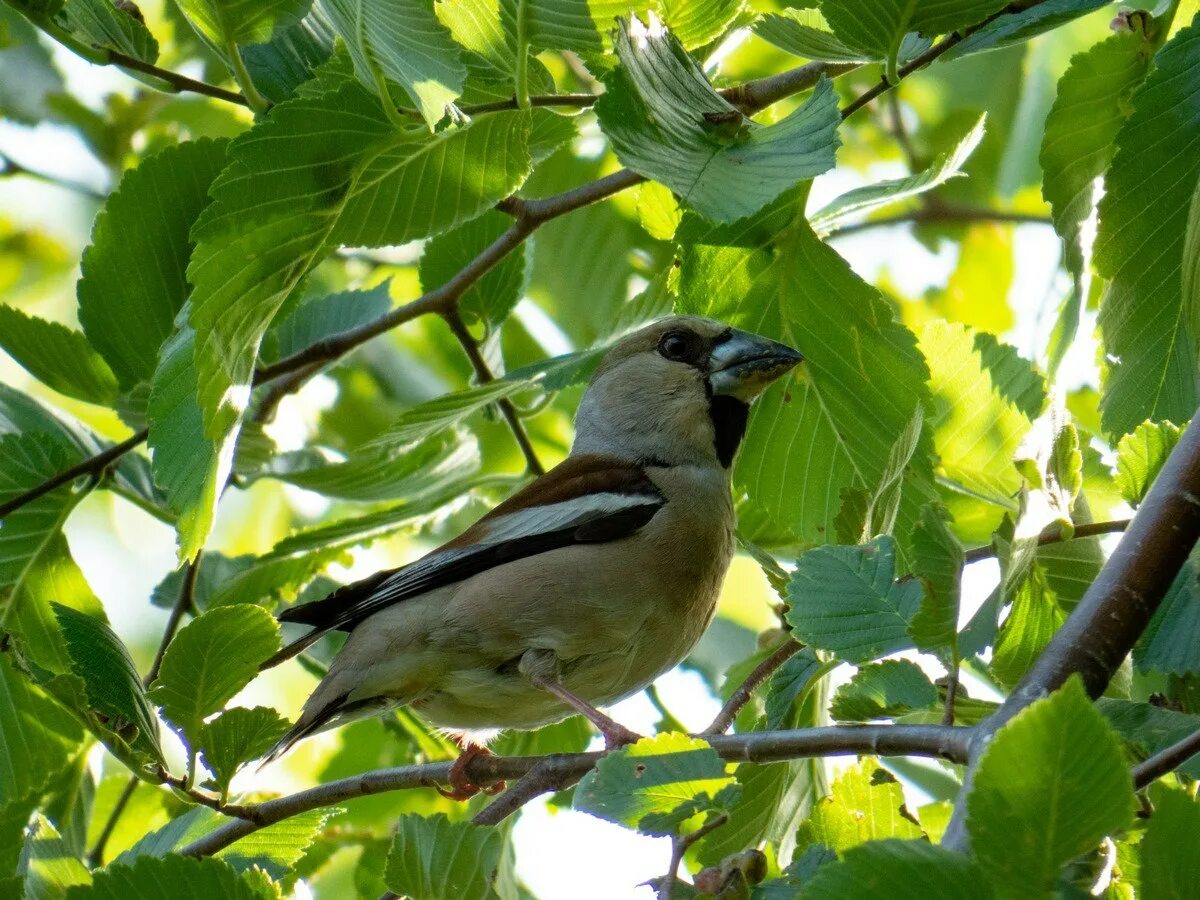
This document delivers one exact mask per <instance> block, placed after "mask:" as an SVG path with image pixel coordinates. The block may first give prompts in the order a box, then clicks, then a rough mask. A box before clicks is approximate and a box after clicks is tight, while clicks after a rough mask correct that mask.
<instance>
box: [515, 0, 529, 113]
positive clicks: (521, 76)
mask: <svg viewBox="0 0 1200 900" xmlns="http://www.w3.org/2000/svg"><path fill="white" fill-rule="evenodd" d="M528 7H529V3H528V0H517V70H516V73H515V74H514V79H513V80H514V82H515V87H516V97H515V100H516V104H517V108H518V109H529V11H528Z"/></svg>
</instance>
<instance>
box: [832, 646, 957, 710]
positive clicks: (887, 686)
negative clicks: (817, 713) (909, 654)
mask: <svg viewBox="0 0 1200 900" xmlns="http://www.w3.org/2000/svg"><path fill="white" fill-rule="evenodd" d="M937 699H938V693H937V688H935V687H934V686H933V682H932V681H930V680H929V677H928V676H927V675H926V674H925V673H924V672H922V671H921V667H920V666H918V665H917V664H916V663H914V662H911V661H910V660H907V659H889V660H886V661H884V662H881V663H873V664H872V665H869V666H863V667H862V668H861V669H859V670H858V671H857V672H856V673H855V674H854V677H853V678H851V679H850V681H849V682H847V683H846V684H844V685H842V686H841V687H840V688H838V692H837V694H835V695H834V698H833V704H832V705H831V706H830V707H829V713H830V715H832V716H833V717H834V718H835V719H842V720H845V721H850V722H866V721H867V720H869V719H889V718H893V717H895V716H898V715H902V714H904V713H908V712H912V711H913V710H919V709H929V708H930V707H931V706H933V705H934V704H935V703H937Z"/></svg>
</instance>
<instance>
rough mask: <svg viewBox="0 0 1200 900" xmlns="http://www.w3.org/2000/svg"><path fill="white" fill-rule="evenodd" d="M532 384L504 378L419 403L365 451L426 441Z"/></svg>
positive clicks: (367, 445) (401, 416) (367, 446)
mask: <svg viewBox="0 0 1200 900" xmlns="http://www.w3.org/2000/svg"><path fill="white" fill-rule="evenodd" d="M531 384H533V382H532V381H531V380H526V379H523V378H517V377H511V378H507V379H503V378H502V379H497V380H496V381H489V382H488V383H487V384H481V385H478V386H476V387H472V388H467V389H466V390H464V391H459V392H457V393H454V394H446V395H445V396H443V397H436V398H434V399H433V400H427V401H425V402H424V403H419V404H417V405H416V406H414V407H412V408H410V409H406V410H405V411H404V412H403V413H401V415H400V417H399V418H398V419H397V420H396V421H395V422H393V423H392V425H391V426H390V427H389V428H388V430H387V431H385V432H384V433H383V434H381V435H380V436H379V437H377V438H376V439H375V440H373V441H371V442H370V443H368V444H366V445H365V447H364V448H363V449H365V450H368V451H370V450H372V449H375V448H379V449H386V448H389V447H396V446H398V445H402V444H406V443H409V442H411V441H419V440H423V439H424V438H427V437H429V436H430V435H433V434H437V433H438V432H440V431H441V430H442V429H445V428H449V427H451V426H453V425H457V424H458V423H459V422H461V421H463V420H464V419H466V418H467V417H468V416H471V415H473V414H474V413H477V412H479V411H480V410H483V409H485V408H486V407H488V406H490V405H491V404H493V403H495V402H496V401H497V400H503V399H505V398H507V397H512V396H513V395H515V394H518V393H520V392H521V391H523V390H526V389H528V388H529V386H530V385H531Z"/></svg>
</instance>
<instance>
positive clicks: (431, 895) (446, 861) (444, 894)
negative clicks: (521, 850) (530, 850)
mask: <svg viewBox="0 0 1200 900" xmlns="http://www.w3.org/2000/svg"><path fill="white" fill-rule="evenodd" d="M503 844H504V836H503V834H502V833H501V832H500V831H498V830H497V829H494V828H485V827H482V826H479V825H472V824H471V823H469V822H451V821H450V820H449V819H447V818H446V816H445V815H444V814H443V813H438V814H437V815H434V816H429V817H425V816H419V815H415V814H408V815H403V816H401V817H400V819H399V821H398V822H397V823H396V834H395V837H393V838H392V847H391V850H390V851H389V852H388V857H387V868H386V869H385V870H384V876H383V877H384V881H385V882H386V883H387V886H388V888H389V889H390V890H392V891H394V892H395V893H397V894H402V895H404V896H406V897H411V898H412V900H458V898H462V900H486V898H491V897H494V896H495V892H494V890H493V887H492V885H493V883H494V881H495V878H496V871H497V869H498V868H499V865H500V854H501V851H502V850H503Z"/></svg>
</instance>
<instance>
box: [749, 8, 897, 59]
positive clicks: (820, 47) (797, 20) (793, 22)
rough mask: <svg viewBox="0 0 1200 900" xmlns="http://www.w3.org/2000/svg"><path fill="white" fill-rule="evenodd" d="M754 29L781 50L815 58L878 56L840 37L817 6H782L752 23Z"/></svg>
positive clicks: (807, 57)
mask: <svg viewBox="0 0 1200 900" xmlns="http://www.w3.org/2000/svg"><path fill="white" fill-rule="evenodd" d="M753 31H754V33H755V34H757V35H758V36H759V37H760V38H762V39H763V40H764V41H768V42H770V43H772V44H774V45H775V46H776V47H778V48H779V49H780V50H782V51H783V52H784V53H790V54H792V55H793V56H799V57H802V58H804V59H811V60H814V61H816V62H831V63H841V62H848V63H864V62H876V61H878V59H879V58H880V57H872V56H871V54H870V53H867V52H865V51H863V50H861V49H858V48H856V47H851V46H849V45H848V44H846V43H845V42H843V41H842V40H841V39H839V38H838V36H837V35H835V34H834V33H833V32H832V31H831V30H830V28H829V23H828V22H827V21H826V20H825V17H824V16H823V15H821V11H820V10H818V9H782V10H780V11H779V12H777V13H767V14H766V15H764V16H762V17H761V18H759V20H758V21H757V22H755V23H754V28H753Z"/></svg>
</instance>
